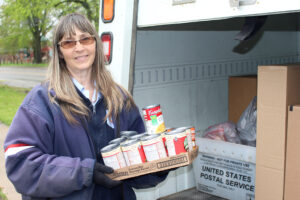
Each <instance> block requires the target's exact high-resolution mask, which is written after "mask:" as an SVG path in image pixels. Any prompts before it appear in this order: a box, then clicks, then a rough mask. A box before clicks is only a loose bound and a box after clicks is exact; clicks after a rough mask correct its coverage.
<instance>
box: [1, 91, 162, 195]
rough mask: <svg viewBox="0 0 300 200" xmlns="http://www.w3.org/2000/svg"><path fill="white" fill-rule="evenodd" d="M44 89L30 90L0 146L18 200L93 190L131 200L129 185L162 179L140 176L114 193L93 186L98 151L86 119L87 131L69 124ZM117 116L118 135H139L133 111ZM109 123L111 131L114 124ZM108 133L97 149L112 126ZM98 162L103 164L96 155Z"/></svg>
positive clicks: (138, 121)
mask: <svg viewBox="0 0 300 200" xmlns="http://www.w3.org/2000/svg"><path fill="white" fill-rule="evenodd" d="M47 90H48V89H47V86H45V85H39V86H37V87H35V88H34V89H33V90H32V91H30V93H29V94H28V95H27V96H26V98H25V99H24V101H23V103H22V105H21V106H20V108H19V110H18V111H17V113H16V115H15V117H14V119H13V122H12V124H11V126H10V128H9V131H8V134H7V137H6V140H5V142H4V151H5V158H6V160H5V166H6V172H7V176H8V178H9V179H10V180H11V182H12V183H13V184H14V186H15V188H16V190H17V191H18V192H19V193H21V194H22V198H23V199H60V200H62V199H64V200H92V198H93V194H94V193H95V191H96V193H98V195H100V196H101V199H104V200H105V199H107V200H111V199H122V198H124V199H128V200H131V199H136V197H135V193H134V191H133V190H132V187H134V188H137V189H139V188H147V187H153V186H155V185H157V184H158V183H159V182H161V181H163V180H164V179H165V178H166V176H165V175H164V176H158V175H156V174H150V175H144V176H140V177H137V178H132V179H128V180H125V181H123V184H122V185H121V186H119V187H116V188H114V189H107V188H104V187H102V186H99V185H95V184H94V183H93V168H94V164H95V160H96V159H97V157H96V154H97V153H98V152H96V150H95V147H94V145H93V143H94V141H93V140H94V139H92V137H91V135H90V133H88V132H89V131H90V129H91V128H90V127H91V121H89V120H87V122H88V128H87V131H86V130H85V128H84V127H83V126H82V125H80V124H79V125H73V124H70V123H69V122H68V121H67V120H66V118H65V117H64V115H63V113H62V111H61V109H60V108H59V106H58V105H56V104H53V103H51V102H50V101H49V98H48V93H47ZM102 103H103V102H102ZM101 109H102V110H103V104H101V103H99V104H97V105H96V115H98V114H99V116H97V117H96V118H97V119H101V120H100V122H99V123H103V120H102V119H103V117H104V116H103V115H104V114H103V113H104V112H103V111H100V110H101ZM97 113H98V114H97ZM119 116H120V117H119V119H120V120H119V121H120V122H119V124H120V125H119V127H120V131H123V130H135V131H137V132H139V133H141V132H144V131H145V128H144V123H143V120H142V118H141V116H140V113H139V111H138V108H136V107H134V108H132V109H131V110H129V111H126V110H123V111H122V112H120V114H119ZM113 123H114V127H117V124H116V121H114V122H113ZM92 125H93V124H92ZM94 125H95V124H94ZM94 127H97V125H96V126H94ZM91 131H92V132H93V130H91ZM93 134H95V133H93ZM111 134H113V136H111V135H109V136H108V137H103V141H101V144H100V145H101V146H102V145H103V146H104V145H106V144H107V143H108V142H109V141H110V140H111V139H114V138H115V137H116V136H117V130H116V128H114V131H113V132H111ZM98 161H100V162H103V161H102V159H101V157H100V159H98ZM98 195H97V196H98ZM122 196H123V197H122Z"/></svg>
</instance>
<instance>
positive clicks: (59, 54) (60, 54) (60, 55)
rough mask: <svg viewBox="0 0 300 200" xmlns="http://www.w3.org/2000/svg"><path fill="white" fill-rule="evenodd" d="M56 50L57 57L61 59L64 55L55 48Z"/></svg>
mask: <svg viewBox="0 0 300 200" xmlns="http://www.w3.org/2000/svg"><path fill="white" fill-rule="evenodd" d="M57 51H58V56H59V58H61V59H63V58H64V55H63V54H62V53H61V51H60V50H59V49H57Z"/></svg>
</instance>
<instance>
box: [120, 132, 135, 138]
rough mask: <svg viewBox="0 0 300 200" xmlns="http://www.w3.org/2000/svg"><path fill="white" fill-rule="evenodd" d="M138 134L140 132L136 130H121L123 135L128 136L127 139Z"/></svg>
mask: <svg viewBox="0 0 300 200" xmlns="http://www.w3.org/2000/svg"><path fill="white" fill-rule="evenodd" d="M136 134H138V133H137V132H136V131H121V132H120V135H121V137H126V138H127V139H128V138H130V137H131V136H133V135H136Z"/></svg>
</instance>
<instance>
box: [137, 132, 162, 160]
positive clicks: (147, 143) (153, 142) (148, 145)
mask: <svg viewBox="0 0 300 200" xmlns="http://www.w3.org/2000/svg"><path fill="white" fill-rule="evenodd" d="M141 141H142V145H143V149H144V152H145V155H146V159H147V161H153V160H158V159H161V158H166V157H167V153H166V149H165V146H164V144H163V141H162V138H161V136H160V134H152V135H148V136H145V137H143V138H142V140H141Z"/></svg>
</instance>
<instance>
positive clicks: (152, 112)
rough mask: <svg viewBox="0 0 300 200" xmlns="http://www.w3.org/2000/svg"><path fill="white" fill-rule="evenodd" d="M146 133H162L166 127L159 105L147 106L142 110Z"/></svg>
mask: <svg viewBox="0 0 300 200" xmlns="http://www.w3.org/2000/svg"><path fill="white" fill-rule="evenodd" d="M142 110H143V115H144V119H145V124H146V128H147V132H148V133H149V134H154V133H161V132H164V131H165V129H166V127H165V123H164V118H163V115H162V111H161V108H160V105H159V104H157V105H152V106H147V107H145V108H143V109H142Z"/></svg>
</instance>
